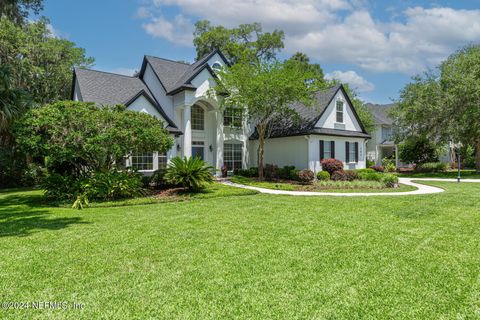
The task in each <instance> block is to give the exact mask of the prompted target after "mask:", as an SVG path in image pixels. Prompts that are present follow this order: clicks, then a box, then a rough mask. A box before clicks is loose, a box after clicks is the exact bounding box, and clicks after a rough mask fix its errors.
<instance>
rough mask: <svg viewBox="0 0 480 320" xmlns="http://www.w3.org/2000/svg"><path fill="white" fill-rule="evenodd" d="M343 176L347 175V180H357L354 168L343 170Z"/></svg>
mask: <svg viewBox="0 0 480 320" xmlns="http://www.w3.org/2000/svg"><path fill="white" fill-rule="evenodd" d="M345 176H346V177H347V180H348V181H353V180H358V179H359V176H358V172H357V171H355V170H345Z"/></svg>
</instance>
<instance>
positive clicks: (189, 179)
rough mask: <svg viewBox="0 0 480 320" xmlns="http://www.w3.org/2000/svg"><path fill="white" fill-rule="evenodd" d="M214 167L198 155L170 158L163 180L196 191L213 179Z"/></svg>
mask: <svg viewBox="0 0 480 320" xmlns="http://www.w3.org/2000/svg"><path fill="white" fill-rule="evenodd" d="M214 172H215V168H213V167H212V166H210V165H208V164H207V163H206V162H205V161H203V160H202V159H200V158H199V157H190V158H183V159H182V158H180V157H175V158H173V159H172V160H170V164H169V166H168V168H167V172H166V173H165V180H166V181H167V182H169V183H172V184H176V185H181V186H182V187H184V188H185V189H188V190H189V191H193V192H197V191H199V190H201V189H203V188H205V186H206V185H207V183H211V182H212V181H213V173H214Z"/></svg>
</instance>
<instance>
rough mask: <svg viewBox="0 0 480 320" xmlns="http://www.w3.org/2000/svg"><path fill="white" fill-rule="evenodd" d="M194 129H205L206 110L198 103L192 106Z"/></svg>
mask: <svg viewBox="0 0 480 320" xmlns="http://www.w3.org/2000/svg"><path fill="white" fill-rule="evenodd" d="M192 130H205V112H204V111H203V108H202V107H200V106H196V105H195V106H193V107H192Z"/></svg>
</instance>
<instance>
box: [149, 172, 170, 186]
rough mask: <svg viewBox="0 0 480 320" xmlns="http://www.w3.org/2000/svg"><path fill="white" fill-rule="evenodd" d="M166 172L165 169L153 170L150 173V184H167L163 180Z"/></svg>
mask: <svg viewBox="0 0 480 320" xmlns="http://www.w3.org/2000/svg"><path fill="white" fill-rule="evenodd" d="M166 172H167V170H166V169H158V170H155V171H154V172H153V174H152V179H151V185H152V186H153V187H156V188H158V187H160V186H164V185H167V184H168V183H167V181H165V173H166Z"/></svg>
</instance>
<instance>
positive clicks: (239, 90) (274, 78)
mask: <svg viewBox="0 0 480 320" xmlns="http://www.w3.org/2000/svg"><path fill="white" fill-rule="evenodd" d="M312 77H313V74H312V73H311V72H305V71H304V70H303V69H302V68H300V67H299V64H296V63H294V64H289V63H285V62H284V63H281V62H279V61H277V60H273V61H272V60H267V59H263V60H261V61H259V62H256V63H237V64H235V65H233V66H232V67H230V68H228V69H225V70H223V71H221V72H220V75H219V77H218V83H217V84H218V85H217V86H216V87H214V88H213V92H211V94H213V95H215V96H220V97H222V99H220V100H221V104H222V105H223V106H225V107H240V108H243V111H244V114H246V115H247V117H248V118H249V121H250V123H252V124H253V125H254V126H255V129H256V131H257V133H258V174H259V178H260V179H263V159H264V145H265V139H268V130H269V127H271V126H272V124H274V123H275V121H276V120H278V119H281V118H283V117H289V118H295V116H298V115H297V114H296V113H295V111H294V110H293V109H292V108H290V105H291V104H292V103H294V102H302V103H304V104H305V105H312V104H313V103H314V98H313V94H314V92H315V91H316V90H318V87H317V86H316V85H314V84H311V83H309V82H308V80H309V79H312Z"/></svg>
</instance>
